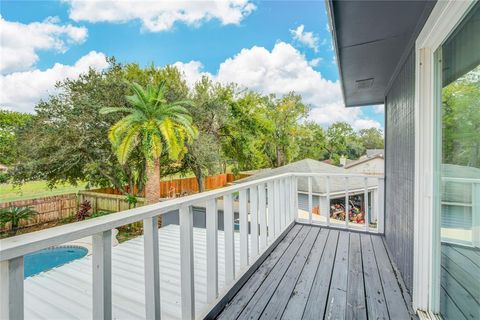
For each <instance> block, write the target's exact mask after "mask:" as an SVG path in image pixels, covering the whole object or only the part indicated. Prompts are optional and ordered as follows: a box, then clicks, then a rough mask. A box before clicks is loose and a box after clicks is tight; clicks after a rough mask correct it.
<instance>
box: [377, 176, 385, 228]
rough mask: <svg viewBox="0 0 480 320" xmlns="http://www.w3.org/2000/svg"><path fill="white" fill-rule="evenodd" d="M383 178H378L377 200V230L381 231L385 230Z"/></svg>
mask: <svg viewBox="0 0 480 320" xmlns="http://www.w3.org/2000/svg"><path fill="white" fill-rule="evenodd" d="M384 203H385V178H383V177H381V178H378V202H377V210H378V211H377V212H378V218H377V230H378V233H382V234H383V232H384V230H385V212H384V210H385V205H384Z"/></svg>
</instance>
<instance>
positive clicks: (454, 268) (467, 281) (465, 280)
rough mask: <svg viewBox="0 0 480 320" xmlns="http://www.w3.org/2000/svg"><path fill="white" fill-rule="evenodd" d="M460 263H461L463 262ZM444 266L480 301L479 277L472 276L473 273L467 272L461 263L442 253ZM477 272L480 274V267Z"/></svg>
mask: <svg viewBox="0 0 480 320" xmlns="http://www.w3.org/2000/svg"><path fill="white" fill-rule="evenodd" d="M459 263H460V264H461V262H459ZM442 267H444V268H445V269H446V270H448V272H449V273H450V274H451V275H452V276H453V277H454V278H455V280H457V282H458V283H459V284H460V285H461V286H463V287H464V288H465V290H467V291H468V292H469V293H470V294H471V295H472V297H473V298H474V299H475V300H476V301H477V303H480V297H479V294H480V280H479V278H478V277H472V274H469V273H467V272H466V271H465V270H464V269H462V267H461V266H460V265H459V264H457V263H456V262H455V261H453V260H452V259H450V258H449V257H448V256H447V255H445V254H444V253H442ZM475 274H477V275H478V274H480V269H478V271H477V272H476V273H475ZM479 308H480V306H479Z"/></svg>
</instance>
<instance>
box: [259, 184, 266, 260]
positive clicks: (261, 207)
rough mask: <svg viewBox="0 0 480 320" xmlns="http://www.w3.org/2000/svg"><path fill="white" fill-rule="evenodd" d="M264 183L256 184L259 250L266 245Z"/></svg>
mask: <svg viewBox="0 0 480 320" xmlns="http://www.w3.org/2000/svg"><path fill="white" fill-rule="evenodd" d="M265 192H266V190H265V185H264V184H263V183H262V184H260V185H259V186H258V219H259V222H260V250H262V251H263V249H265V248H266V247H267V213H266V194H265Z"/></svg>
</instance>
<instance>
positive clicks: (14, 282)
mask: <svg viewBox="0 0 480 320" xmlns="http://www.w3.org/2000/svg"><path fill="white" fill-rule="evenodd" d="M23 273H24V269H23V256H22V257H18V258H14V259H11V260H6V261H2V262H0V279H1V281H0V286H1V292H0V296H1V297H2V298H1V299H0V319H12V320H23V317H24V314H23V292H24V291H23Z"/></svg>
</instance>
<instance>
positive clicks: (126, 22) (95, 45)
mask: <svg viewBox="0 0 480 320" xmlns="http://www.w3.org/2000/svg"><path fill="white" fill-rule="evenodd" d="M167 4H171V5H165V2H163V4H159V2H156V3H154V2H145V3H138V2H137V4H134V3H130V2H128V1H122V2H121V3H120V2H108V1H98V2H96V1H93V2H84V1H78V0H68V1H62V2H56V1H32V2H28V1H2V6H1V16H2V17H1V18H2V20H1V24H2V25H1V28H0V30H1V31H0V32H1V33H2V44H1V45H2V53H1V55H2V56H1V58H2V61H3V62H1V65H0V70H1V78H0V79H1V88H2V93H1V94H0V105H1V106H3V107H7V108H9V109H13V110H20V111H27V112H32V110H33V107H34V105H35V103H36V102H37V101H38V100H39V99H40V98H45V97H47V95H48V93H53V92H54V89H53V84H54V83H55V81H57V80H60V79H62V78H63V77H76V76H78V74H79V73H81V72H84V71H85V70H86V69H88V67H93V68H97V69H101V68H105V67H107V65H106V63H105V61H104V60H105V57H106V56H115V57H116V58H117V60H118V61H120V62H136V63H139V64H140V65H147V64H151V63H154V64H155V65H157V66H163V65H165V64H175V65H177V67H179V68H180V69H181V70H182V71H184V72H185V75H186V77H187V80H188V81H189V83H194V81H195V80H196V79H197V78H198V77H199V76H201V75H202V74H207V75H209V76H211V77H212V78H214V79H215V80H217V81H221V82H230V81H235V82H237V83H240V85H242V86H245V87H249V88H251V89H254V90H257V91H260V92H262V93H276V94H278V95H281V94H284V93H286V92H288V91H290V90H295V91H297V92H299V93H300V94H302V96H303V97H304V100H305V101H306V102H307V103H309V104H310V105H311V106H312V108H313V109H312V114H311V119H312V120H314V121H317V122H319V123H321V124H322V125H325V126H328V125H329V124H331V123H332V122H334V121H340V120H344V121H348V122H350V123H351V124H352V125H353V126H354V127H355V128H357V129H360V128H364V127H371V126H374V127H381V128H383V111H382V109H381V108H380V107H367V108H353V109H345V108H344V107H343V102H342V100H341V93H340V89H339V83H338V71H337V65H336V63H335V61H334V52H333V50H332V47H331V36H330V33H329V31H328V29H327V25H328V20H327V15H326V11H325V4H324V1H323V0H319V1H306V2H302V1H263V2H249V1H248V0H224V1H221V2H205V1H204V2H199V1H196V2H192V1H180V2H178V1H177V2H167ZM12 89H24V90H19V92H28V94H26V96H25V97H20V99H18V92H17V93H16V98H15V97H14V96H13V95H10V94H9V92H11V91H12Z"/></svg>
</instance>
